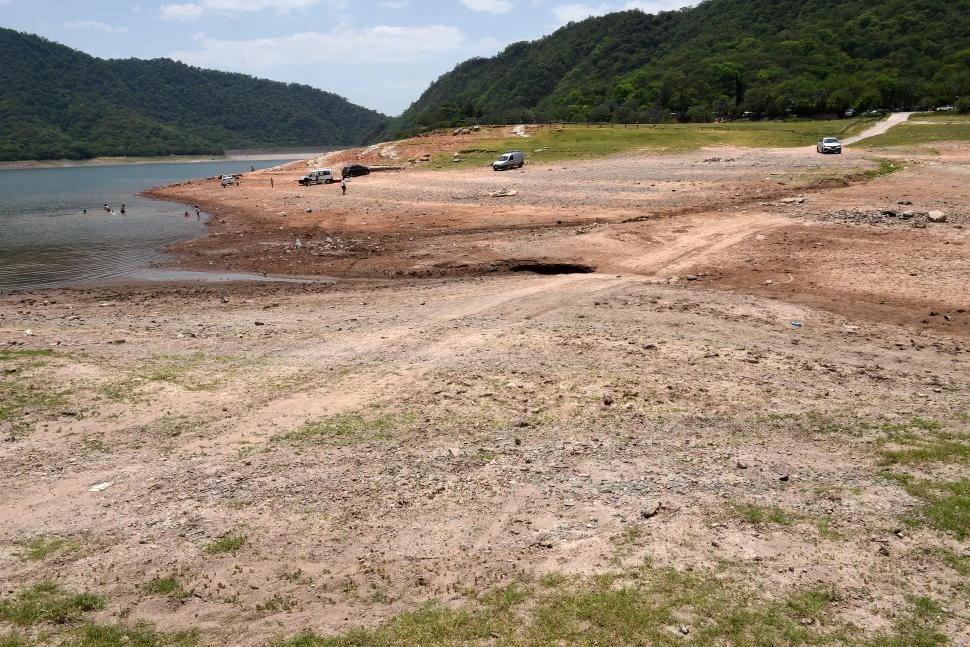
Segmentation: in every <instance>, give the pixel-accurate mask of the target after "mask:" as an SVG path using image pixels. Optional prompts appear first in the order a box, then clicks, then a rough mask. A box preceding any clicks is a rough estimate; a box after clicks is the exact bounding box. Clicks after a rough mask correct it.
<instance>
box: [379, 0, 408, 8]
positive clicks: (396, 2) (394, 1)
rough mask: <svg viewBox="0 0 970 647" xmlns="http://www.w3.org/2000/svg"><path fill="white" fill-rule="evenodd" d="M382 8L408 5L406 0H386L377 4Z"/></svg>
mask: <svg viewBox="0 0 970 647" xmlns="http://www.w3.org/2000/svg"><path fill="white" fill-rule="evenodd" d="M378 6H379V7H381V8H383V9H404V8H405V7H407V6H408V2H407V0H388V1H387V2H381V3H379V4H378Z"/></svg>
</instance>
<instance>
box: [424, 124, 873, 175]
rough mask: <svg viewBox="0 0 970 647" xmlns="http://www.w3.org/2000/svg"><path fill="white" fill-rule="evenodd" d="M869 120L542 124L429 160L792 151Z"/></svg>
mask: <svg viewBox="0 0 970 647" xmlns="http://www.w3.org/2000/svg"><path fill="white" fill-rule="evenodd" d="M872 123H873V122H872V121H871V120H853V121H785V122H781V121H763V122H752V121H736V122H730V123H719V124H639V125H636V124H627V125H622V124H620V125H615V126H609V125H602V126H600V125H595V124H594V125H591V126H584V125H566V126H562V125H554V126H543V127H541V128H539V129H538V130H537V131H536V132H534V133H533V134H532V135H531V136H530V137H529V138H528V139H527V140H526V139H522V138H517V137H510V138H507V139H497V140H493V141H489V142H487V143H482V144H476V145H475V146H473V147H469V148H466V149H463V150H462V151H461V155H460V157H461V161H460V162H459V163H457V164H456V163H455V162H453V160H452V157H451V156H450V155H449V154H447V153H442V154H440V155H439V156H437V157H435V158H434V159H433V160H432V166H434V167H437V168H444V167H448V168H454V167H456V166H459V167H478V166H484V165H486V164H488V163H490V162H491V161H492V160H494V159H495V158H496V157H497V156H498V155H499V154H501V153H502V152H503V151H506V150H509V149H514V148H519V149H523V150H524V152H525V154H526V160H527V161H526V163H529V162H531V161H534V162H537V163H538V162H555V161H565V160H580V159H591V158H597V157H607V156H610V155H619V154H623V153H630V152H634V151H640V150H645V149H646V150H650V151H651V152H656V153H658V154H664V153H670V154H672V153H681V152H684V151H690V150H697V149H699V148H703V147H705V146H741V147H745V148H790V147H798V146H811V145H813V144H814V143H815V142H817V141H818V140H819V139H821V138H822V137H823V136H826V135H837V136H846V135H849V134H852V133H854V132H857V131H859V130H862V129H864V128H866V127H868V126H869V125H871V124H872Z"/></svg>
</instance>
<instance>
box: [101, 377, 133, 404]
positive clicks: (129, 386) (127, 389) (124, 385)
mask: <svg viewBox="0 0 970 647" xmlns="http://www.w3.org/2000/svg"><path fill="white" fill-rule="evenodd" d="M140 385H141V384H140V382H136V381H133V380H123V381H120V382H111V383H108V384H100V385H98V386H97V387H96V391H97V393H98V394H100V395H101V396H102V397H104V398H105V399H107V400H110V401H111V402H125V403H128V404H135V403H138V402H143V401H144V400H145V398H144V397H143V396H141V395H140V394H139V393H138V388H139V386H140Z"/></svg>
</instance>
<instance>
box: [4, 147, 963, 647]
mask: <svg viewBox="0 0 970 647" xmlns="http://www.w3.org/2000/svg"><path fill="white" fill-rule="evenodd" d="M423 145H424V146H425V147H430V148H434V147H435V146H437V147H439V148H445V147H447V146H450V145H452V144H451V140H449V139H447V138H442V139H441V140H439V141H426V142H423ZM461 145H466V143H461ZM938 148H939V149H940V154H939V155H930V154H921V153H920V152H919V151H907V152H899V153H897V154H895V155H893V157H894V159H898V160H900V161H904V166H905V169H904V170H903V171H900V172H897V173H893V174H891V175H887V176H883V177H879V178H877V179H875V180H872V181H863V180H862V179H861V178H860V177H859V174H861V173H862V172H864V171H865V170H867V169H870V168H872V167H873V166H874V164H875V163H874V161H873V157H874V156H872V155H870V154H869V153H867V152H865V151H861V150H852V149H849V150H848V151H847V152H846V154H844V155H842V156H831V157H822V156H816V155H814V154H813V153H807V152H806V151H750V150H740V149H718V150H705V151H700V152H697V153H691V154H684V155H676V156H662V157H654V156H648V155H629V156H625V157H622V158H617V159H609V160H599V161H595V162H583V163H579V162H577V163H570V164H561V165H552V166H533V165H529V164H527V165H526V167H525V168H524V169H522V170H521V171H511V172H505V173H493V172H491V171H489V170H487V169H480V170H470V171H469V170H462V171H454V170H446V171H435V172H430V171H424V170H422V169H420V168H415V169H410V170H407V171H402V172H384V173H375V174H372V175H371V176H368V177H364V178H356V179H354V180H353V181H352V182H351V183H350V187H349V189H348V191H347V195H346V196H342V195H340V190H339V188H338V187H336V186H316V187H306V188H305V187H299V186H297V185H296V182H295V181H294V180H295V178H296V177H297V176H298V175H299V174H300V173H301V172H302V170H303V168H305V165H291V166H290V167H286V168H281V169H275V170H266V171H259V172H254V173H249V174H246V175H245V176H244V177H243V178H242V183H241V185H240V186H239V187H230V188H226V189H223V188H221V187H220V186H219V185H218V183H217V182H214V181H211V180H209V181H206V182H195V183H187V184H184V185H181V186H178V187H171V188H167V189H165V190H163V191H159V192H158V195H159V196H164V197H166V198H167V199H176V200H179V199H181V200H183V201H184V202H186V203H188V204H200V205H201V206H203V207H204V208H205V209H206V210H207V211H208V212H210V213H214V214H215V217H216V221H215V222H214V224H213V226H212V231H211V235H210V236H209V237H207V238H205V239H204V240H199V241H193V242H190V243H185V244H183V245H180V246H179V248H178V250H177V251H178V252H179V253H180V254H181V255H182V256H181V258H182V259H183V260H184V262H185V265H186V266H189V267H195V268H201V269H219V270H226V269H232V270H248V271H258V272H266V273H267V274H268V275H299V276H306V277H317V278H320V277H339V279H340V280H338V281H337V282H329V281H316V282H308V283H305V284H293V283H271V282H267V283H244V284H208V285H206V284H189V285H170V286H157V285H156V286H152V285H148V286H145V285H141V286H115V287H104V288H96V289H90V290H57V291H45V292H38V293H12V294H3V295H0V342H2V343H3V344H4V346H3V348H4V349H6V350H7V351H8V352H17V351H20V352H22V351H28V350H41V349H46V350H53V351H54V354H53V355H51V356H39V357H38V356H34V355H29V354H22V355H13V356H5V357H4V358H3V363H2V364H0V365H2V367H3V369H4V373H3V380H4V382H3V385H4V388H5V389H6V391H5V394H7V395H8V396H9V397H10V398H12V397H13V396H14V395H16V396H17V399H16V402H17V403H18V404H17V405H16V407H15V408H14V409H12V410H13V411H14V412H15V414H16V415H14V416H12V417H5V418H3V419H0V431H2V432H3V435H4V437H5V438H6V442H3V443H2V444H0V492H2V493H3V494H2V495H0V497H2V498H0V503H2V505H0V588H2V591H3V593H4V594H5V595H7V596H11V595H13V594H14V593H15V592H16V591H19V590H22V589H23V588H25V587H27V586H29V585H31V584H32V583H36V582H38V581H42V580H44V579H55V580H57V581H58V582H60V583H62V584H63V585H64V586H65V587H67V588H68V589H70V590H75V591H82V590H83V591H91V592H95V593H98V594H100V595H103V596H105V598H106V600H107V606H106V608H105V609H104V610H103V611H100V612H97V613H96V614H93V615H92V618H94V619H96V620H98V621H102V622H108V623H118V622H131V621H134V620H148V621H150V622H153V623H155V624H156V625H157V626H158V627H159V628H160V629H161V630H163V631H171V630H176V629H184V628H197V629H200V630H201V631H202V637H203V642H204V644H209V645H221V644H234V645H264V644H266V642H267V641H268V640H269V639H270V638H271V637H273V636H277V635H285V636H292V635H294V634H296V633H297V632H298V631H301V630H304V629H309V630H313V631H315V632H317V633H319V634H332V633H335V632H339V631H344V630H347V629H350V628H354V627H360V626H366V627H373V626H376V625H378V624H379V623H380V622H382V621H384V620H386V619H387V618H390V617H393V616H394V615H396V614H398V613H400V612H402V611H407V610H413V609H416V608H418V607H419V606H420V604H421V603H423V602H424V601H426V600H429V599H437V600H441V601H442V602H443V604H444V605H445V606H447V607H459V606H464V605H469V604H473V602H474V600H475V598H476V596H477V595H478V594H480V593H482V592H484V591H487V590H489V589H490V588H492V587H494V586H496V585H500V584H506V583H509V582H524V583H534V582H535V581H536V578H538V577H539V576H541V575H543V574H548V573H567V574H586V575H589V574H601V573H608V572H615V571H617V570H618V569H623V568H628V567H633V566H634V565H637V564H643V563H644V560H649V562H650V564H651V565H653V567H655V568H665V567H670V568H673V569H676V570H678V571H680V572H704V573H707V572H716V573H718V577H720V578H722V579H723V580H725V581H732V582H736V583H737V584H738V586H740V587H742V588H744V589H745V590H747V591H750V592H751V594H752V595H753V596H755V597H756V598H758V599H775V598H777V597H778V596H783V595H785V594H787V593H790V592H794V591H800V590H808V589H814V588H817V587H831V590H834V591H836V592H837V593H838V598H837V602H835V603H834V606H833V607H831V608H829V609H827V610H826V611H825V612H824V613H819V614H817V615H812V616H810V617H802V618H796V622H800V623H801V626H803V627H806V628H807V629H806V630H807V631H815V630H818V631H821V632H824V631H831V630H833V628H834V627H835V626H836V623H851V625H852V626H853V627H855V628H856V629H857V630H858V631H859V632H862V634H864V635H867V636H868V635H871V634H872V633H873V632H876V631H880V630H885V631H890V630H892V628H893V627H894V626H895V625H894V622H895V621H896V619H898V618H900V617H905V616H906V614H907V613H909V609H910V606H909V605H910V602H909V601H910V600H912V599H913V596H926V597H928V598H931V599H933V600H935V601H936V602H937V603H938V604H939V605H941V606H943V607H944V608H945V610H946V611H945V613H943V612H941V615H940V619H939V629H940V630H941V631H943V632H944V633H945V634H946V635H947V636H948V637H949V639H950V641H951V642H952V643H953V644H967V643H970V609H968V606H967V598H966V596H965V591H966V588H965V586H966V585H965V581H964V577H963V576H961V575H960V574H959V572H958V571H957V570H954V567H953V566H951V565H950V564H951V563H952V560H953V559H956V560H958V561H959V559H964V560H965V559H967V558H970V555H968V554H967V551H966V544H965V543H964V542H961V541H960V540H958V539H956V538H955V536H954V535H953V533H952V532H947V531H945V530H940V529H935V528H933V527H932V526H931V525H929V524H927V523H923V524H921V525H914V526H910V525H907V524H905V523H903V522H902V521H901V518H902V517H905V516H907V515H910V516H916V517H920V515H921V514H922V513H921V510H922V507H921V501H920V500H919V499H918V498H916V497H915V496H912V495H910V494H908V493H907V492H906V490H904V488H903V487H901V486H900V485H899V484H898V483H897V482H893V481H889V480H886V479H885V478H883V476H882V474H883V473H884V471H885V470H890V471H894V472H896V473H908V474H912V475H915V476H917V477H919V478H934V479H941V480H948V481H954V480H959V479H961V478H963V479H965V478H966V477H967V468H966V465H965V463H960V462H959V461H957V462H945V461H944V462H941V463H933V462H930V463H924V464H917V465H889V466H888V467H887V465H886V464H884V458H885V453H884V452H885V451H886V450H887V449H890V448H894V447H896V446H897V445H895V444H894V443H897V442H902V441H900V440H899V439H898V438H896V437H895V436H893V431H892V430H893V429H902V430H905V431H907V432H911V433H917V434H918V433H922V432H923V431H925V430H924V429H923V428H922V427H920V426H919V425H920V424H922V423H915V422H913V421H914V420H922V421H932V422H934V423H935V424H939V425H940V426H941V427H942V429H943V431H944V432H945V433H948V434H955V435H956V437H957V438H966V434H967V433H968V431H970V427H968V424H970V423H968V419H967V415H966V414H967V411H970V368H968V367H970V361H968V359H970V339H968V337H970V324H968V321H970V313H968V312H967V311H968V309H970V288H968V287H967V286H968V278H970V276H968V274H970V264H968V262H967V261H968V258H967V257H968V253H970V241H968V238H967V236H968V230H967V229H966V228H965V227H966V226H967V225H968V224H970V223H968V215H970V212H968V206H967V205H970V188H968V183H967V182H966V178H967V175H968V168H970V166H968V162H970V159H968V158H967V153H966V150H965V149H964V148H962V147H960V146H952V147H947V146H941V147H938ZM420 153H421V150H420V149H418V150H412V151H409V152H407V153H405V155H406V157H419V156H420ZM368 154H369V155H375V156H376V155H377V154H378V152H377V151H376V150H375V151H372V152H371V153H368ZM354 155H355V153H345V154H344V156H343V158H342V159H332V160H325V161H326V162H328V163H330V164H332V165H334V166H339V163H340V162H341V161H344V160H349V159H352V158H354ZM363 159H364V160H365V161H376V159H377V158H376V157H375V158H374V160H369V159H367V158H366V157H364V158H363ZM311 163H312V164H317V163H318V162H317V161H313V162H311ZM417 166H419V167H420V165H417ZM270 178H272V179H273V187H272V188H271V187H270V185H269V180H270ZM502 188H508V189H515V190H517V193H516V195H515V196H512V197H501V198H498V197H491V193H493V192H495V191H497V190H499V189H502ZM903 203H906V204H903ZM935 209H939V210H942V211H944V212H945V213H946V215H947V221H946V222H945V223H942V224H926V222H925V218H924V217H923V216H922V215H920V214H921V213H923V212H928V211H931V210H935ZM908 210H912V211H915V212H916V214H915V215H913V216H912V217H909V216H907V217H903V216H902V215H900V214H902V212H903V211H908ZM889 211H892V212H895V213H896V214H897V215H893V216H889V215H887V214H885V213H883V212H889ZM284 212H285V214H286V215H282V214H283V213H284ZM220 221H224V222H220ZM869 223H876V224H869ZM914 225H916V226H914ZM297 240H299V241H300V242H299V244H297ZM543 264H545V265H550V264H558V265H570V266H574V268H573V269H577V270H578V269H581V268H580V267H579V266H585V267H588V268H594V269H595V272H592V273H573V274H556V275H541V274H537V273H534V272H514V271H512V270H513V269H514V268H516V267H522V266H527V267H530V268H532V269H541V266H542V265H543ZM559 269H563V268H562V267H560V268H559ZM38 393H53V394H58V397H57V398H56V399H55V400H54V401H47V400H45V399H43V398H39V397H38V396H37V394H38ZM10 401H11V402H13V401H14V400H13V399H10ZM924 426H931V425H924ZM961 434H962V435H961ZM99 484H100V485H104V484H108V485H106V486H104V487H103V489H100V490H97V489H95V490H94V491H92V489H91V488H92V486H97V485H99ZM745 506H753V507H754V508H757V509H764V510H772V509H779V510H782V511H784V512H785V513H786V514H787V521H786V522H784V523H781V522H778V523H771V522H768V521H756V520H753V519H752V517H751V516H750V515H745V514H744V513H742V512H739V510H744V509H746V507H745ZM227 536H230V537H243V538H244V539H245V542H244V543H243V545H242V546H241V547H240V548H239V549H238V550H236V551H235V552H230V553H227V554H221V555H212V554H210V553H207V552H206V548H207V547H210V546H211V545H212V542H214V541H216V540H218V539H219V538H222V537H227ZM52 539H59V540H64V541H65V543H64V544H63V545H60V546H59V547H58V548H57V549H56V550H53V551H52V552H51V554H50V555H48V556H46V557H43V558H41V559H28V558H27V557H25V555H26V554H27V548H28V547H29V546H30V545H33V544H36V542H37V541H38V540H40V541H41V542H42V543H43V542H47V541H51V540H52ZM946 556H951V558H947V557H946ZM953 556H955V557H953ZM948 559H950V561H947V560H948ZM961 563H962V562H961ZM167 576H171V577H173V578H174V579H175V580H177V581H178V582H179V583H180V586H181V587H182V590H183V591H184V592H185V593H186V594H185V595H184V596H174V595H164V594H159V593H157V592H156V593H152V592H150V591H148V590H147V589H146V588H145V585H146V583H149V582H151V581H152V580H153V578H159V577H167ZM680 623H681V624H680V625H679V626H677V625H675V626H672V627H671V628H670V629H671V635H677V636H688V635H689V632H690V630H691V628H692V627H693V629H694V635H697V633H698V631H699V630H700V628H701V626H702V625H703V623H704V619H703V618H698V617H693V616H691V615H690V614H686V615H685V616H684V618H683V619H682V620H680ZM682 627H683V628H686V629H687V630H688V633H687V634H685V633H684V631H683V628H682ZM4 628H5V626H4V625H2V624H0V630H2V629H4ZM2 635H3V634H2V633H0V636H2ZM860 635H861V634H860ZM500 638H501V639H504V638H505V637H501V636H500V637H492V638H486V639H485V640H484V642H488V641H489V640H492V641H494V642H497V643H501V640H500ZM678 640H681V638H678ZM683 640H684V641H686V644H690V640H691V639H690V638H689V637H684V638H683ZM512 642H514V641H512Z"/></svg>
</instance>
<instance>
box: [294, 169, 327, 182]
mask: <svg viewBox="0 0 970 647" xmlns="http://www.w3.org/2000/svg"><path fill="white" fill-rule="evenodd" d="M297 182H299V183H300V184H302V185H303V186H310V185H311V184H333V170H332V169H329V168H318V169H315V170H313V171H310V172H309V173H307V174H306V175H304V176H303V177H301V178H300V179H299V180H297Z"/></svg>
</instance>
